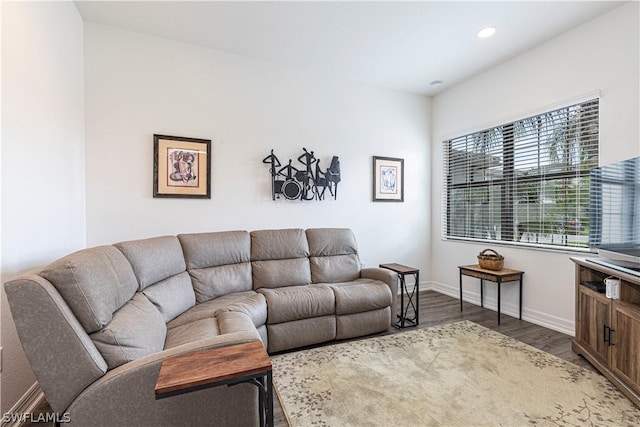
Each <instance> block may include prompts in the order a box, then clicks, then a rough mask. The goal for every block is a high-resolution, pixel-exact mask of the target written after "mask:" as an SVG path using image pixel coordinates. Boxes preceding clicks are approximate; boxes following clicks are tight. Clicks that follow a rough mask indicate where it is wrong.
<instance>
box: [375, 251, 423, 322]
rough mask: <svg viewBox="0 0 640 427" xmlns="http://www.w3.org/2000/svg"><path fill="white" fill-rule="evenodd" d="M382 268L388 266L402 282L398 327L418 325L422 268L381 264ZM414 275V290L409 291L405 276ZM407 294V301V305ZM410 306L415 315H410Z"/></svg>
mask: <svg viewBox="0 0 640 427" xmlns="http://www.w3.org/2000/svg"><path fill="white" fill-rule="evenodd" d="M380 268H386V269H388V270H391V271H395V272H396V273H398V280H399V282H400V313H399V314H398V320H397V321H396V327H397V328H407V327H409V326H418V324H419V323H420V317H419V314H420V313H419V311H418V310H419V308H420V279H419V277H420V270H418V269H417V268H413V267H407V266H406V265H402V264H395V263H391V264H380ZM407 275H409V276H413V280H414V285H413V290H412V291H411V292H409V289H408V288H407V281H406V279H405V276H407ZM405 296H406V298H407V303H406V305H405V301H404V300H405ZM409 307H411V308H413V317H409Z"/></svg>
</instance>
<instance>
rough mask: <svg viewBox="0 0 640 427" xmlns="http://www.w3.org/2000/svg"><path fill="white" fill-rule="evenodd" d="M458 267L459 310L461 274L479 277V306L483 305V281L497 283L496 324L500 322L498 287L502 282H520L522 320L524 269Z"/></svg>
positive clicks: (520, 312) (476, 266) (475, 266)
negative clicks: (495, 269) (496, 269)
mask: <svg viewBox="0 0 640 427" xmlns="http://www.w3.org/2000/svg"><path fill="white" fill-rule="evenodd" d="M458 268H459V269H460V311H462V276H469V277H475V278H476V279H480V307H484V281H485V280H488V281H490V282H495V283H496V284H497V285H498V325H499V324H500V288H501V287H502V283H503V282H516V281H519V282H520V299H519V304H518V307H519V318H520V320H522V275H523V274H524V271H520V270H511V269H510V268H503V269H502V270H498V271H494V270H486V269H484V268H480V266H479V265H478V264H475V265H461V266H459V267H458Z"/></svg>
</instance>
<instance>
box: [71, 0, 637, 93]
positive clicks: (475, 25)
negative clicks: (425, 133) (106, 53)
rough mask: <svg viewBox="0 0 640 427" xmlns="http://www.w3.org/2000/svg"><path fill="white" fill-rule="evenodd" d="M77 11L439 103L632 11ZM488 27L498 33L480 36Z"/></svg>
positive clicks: (443, 7) (259, 5) (565, 4)
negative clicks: (500, 67)
mask: <svg viewBox="0 0 640 427" xmlns="http://www.w3.org/2000/svg"><path fill="white" fill-rule="evenodd" d="M75 3H76V5H77V7H78V9H79V11H80V13H81V14H82V17H83V19H84V20H85V21H93V22H99V23H104V24H108V25H113V26H116V27H121V28H125V29H128V30H132V31H137V32H140V33H145V34H149V35H154V36H159V37H164V38H168V39H173V40H177V41H182V42H187V43H193V44H197V45H200V46H205V47H209V48H213V49H218V50H220V51H225V52H229V53H233V54H237V55H243V56H247V57H251V58H254V59H259V60H265V61H270V62H275V63H281V64H283V65H285V66H291V67H296V68H302V69H306V70H308V71H310V72H314V73H321V74H324V75H330V76H333V77H337V78H345V79H349V80H352V81H356V82H360V83H364V84H371V85H375V86H380V87H386V88H390V89H394V90H400V91H405V92H412V93H418V94H424V95H435V94H437V93H438V92H440V91H442V90H445V89H447V88H449V87H451V86H453V85H455V84H457V83H459V82H461V81H463V80H465V79H467V78H469V77H470V76H472V75H474V74H477V73H479V72H481V71H483V70H486V69H488V68H490V67H492V66H494V65H496V64H499V63H501V62H504V61H506V60H508V59H509V58H512V57H514V56H516V55H518V54H520V53H523V52H525V51H527V50H529V49H531V48H533V47H535V46H537V45H539V44H541V43H544V42H546V41H548V40H550V39H552V38H554V37H556V36H558V35H560V34H562V33H564V32H566V31H568V30H570V29H572V28H575V27H576V26H578V25H580V24H582V23H584V22H586V21H589V20H591V19H593V18H594V17H596V16H598V15H601V14H603V13H605V12H607V11H609V10H611V9H613V8H615V7H618V6H620V5H621V4H623V3H625V2H617V1H523V2H520V1H502V2H500V1H498V2H487V1H422V2H393V1H388V2H364V1H354V2H347V1H344V2H323V1H318V2H267V1H258V2H219V1H205V2H190V1H159V2H157V1H123V2H114V1H76V2H75ZM485 26H494V27H496V28H497V32H496V34H495V35H494V36H493V37H490V38H487V39H480V38H478V37H476V33H477V32H478V31H479V30H480V29H482V28H483V27H485ZM436 80H440V81H442V84H441V85H440V86H434V85H432V84H431V82H433V81H436Z"/></svg>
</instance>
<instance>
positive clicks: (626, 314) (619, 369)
mask: <svg viewBox="0 0 640 427" xmlns="http://www.w3.org/2000/svg"><path fill="white" fill-rule="evenodd" d="M612 310H613V311H612V319H611V320H612V322H611V324H612V326H611V328H612V329H613V332H612V338H611V341H612V346H611V352H612V353H611V370H612V371H613V372H614V373H615V374H616V375H617V376H618V377H620V378H622V379H623V380H624V381H625V382H626V383H627V384H628V385H629V386H630V387H631V388H633V389H634V390H635V391H636V392H637V393H640V363H639V359H640V310H638V309H637V308H636V307H632V306H630V305H629V304H625V303H622V302H614V303H613V307H612Z"/></svg>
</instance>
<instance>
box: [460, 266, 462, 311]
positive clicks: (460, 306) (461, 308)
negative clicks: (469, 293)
mask: <svg viewBox="0 0 640 427" xmlns="http://www.w3.org/2000/svg"><path fill="white" fill-rule="evenodd" d="M460 311H462V270H460Z"/></svg>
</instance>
